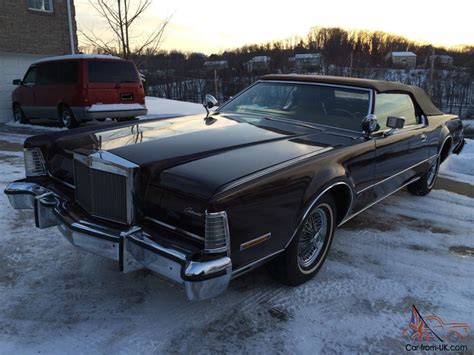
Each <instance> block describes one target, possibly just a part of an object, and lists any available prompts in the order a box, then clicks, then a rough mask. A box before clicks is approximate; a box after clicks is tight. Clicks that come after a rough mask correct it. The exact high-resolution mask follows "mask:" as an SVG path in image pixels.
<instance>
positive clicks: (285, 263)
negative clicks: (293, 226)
mask: <svg viewBox="0 0 474 355" xmlns="http://www.w3.org/2000/svg"><path fill="white" fill-rule="evenodd" d="M335 221H336V207H335V203H334V200H333V198H332V197H331V196H330V195H327V196H323V197H322V198H321V199H320V200H319V201H317V202H316V204H315V205H314V207H312V208H311V210H310V211H309V212H308V213H307V215H306V216H305V217H304V220H303V222H302V223H301V225H300V226H299V228H298V230H297V232H296V234H295V236H294V238H293V240H292V241H291V243H290V245H289V246H288V248H287V249H286V250H285V251H284V252H283V253H282V254H281V255H280V256H279V257H278V258H276V259H275V260H274V261H273V262H272V263H271V265H270V266H271V271H272V273H273V275H274V276H275V277H276V278H277V279H279V280H280V281H281V282H283V283H284V284H287V285H292V286H297V285H300V284H302V283H304V282H306V281H308V280H309V279H311V278H312V277H314V275H316V273H317V272H318V271H319V269H320V268H321V266H322V265H323V262H324V260H325V259H326V256H327V254H328V251H329V247H330V246H331V242H332V239H333V236H334V230H335Z"/></svg>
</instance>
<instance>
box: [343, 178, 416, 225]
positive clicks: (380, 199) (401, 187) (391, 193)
mask: <svg viewBox="0 0 474 355" xmlns="http://www.w3.org/2000/svg"><path fill="white" fill-rule="evenodd" d="M420 178H421V177H420V176H419V177H416V178H413V179H411V180H410V181H408V182H407V183H406V184H403V185H402V186H400V187H399V188H397V189H396V190H394V191H392V192H390V193H389V194H387V195H385V196H383V197H381V198H379V199H378V200H377V201H375V202H372V203H371V204H369V205H367V206H366V207H364V208H363V209H361V210H360V211H359V212H356V213H354V214H352V215H350V216H349V217H346V218H345V219H344V220H343V221H342V222H341V223H339V224H338V225H337V226H338V227H340V226H342V225H343V224H344V223H346V222H347V221H348V220H350V219H352V218H354V217H355V216H357V215H358V214H359V213H362V212H364V211H365V210H366V209H368V208H370V207H372V206H373V205H375V204H377V203H379V202H380V201H382V200H384V199H386V198H387V197H389V196H390V195H393V194H394V193H395V192H397V191H400V190H401V189H403V188H404V187H405V186H407V185H410V184H411V183H413V182H415V181H417V180H419V179H420Z"/></svg>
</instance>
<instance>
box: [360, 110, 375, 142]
mask: <svg viewBox="0 0 474 355" xmlns="http://www.w3.org/2000/svg"><path fill="white" fill-rule="evenodd" d="M378 128H379V122H378V121H377V116H375V115H374V114H369V115H367V116H365V117H364V119H363V120H362V132H363V133H364V136H365V137H366V138H369V137H370V134H371V133H373V132H375V131H376V130H377V129H378Z"/></svg>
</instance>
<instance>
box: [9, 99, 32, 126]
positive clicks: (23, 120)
mask: <svg viewBox="0 0 474 355" xmlns="http://www.w3.org/2000/svg"><path fill="white" fill-rule="evenodd" d="M16 110H19V113H20V118H19V119H16ZM13 118H14V120H15V122H20V123H21V124H27V123H28V122H29V120H28V118H27V117H26V115H25V113H24V112H23V110H22V109H21V106H20V105H18V104H15V105H14V106H13Z"/></svg>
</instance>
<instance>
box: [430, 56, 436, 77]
mask: <svg viewBox="0 0 474 355" xmlns="http://www.w3.org/2000/svg"><path fill="white" fill-rule="evenodd" d="M434 64H435V49H434V47H432V52H431V73H430V80H431V83H433V71H434Z"/></svg>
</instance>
